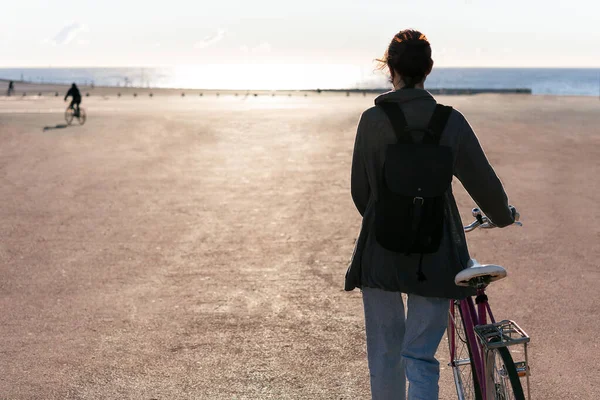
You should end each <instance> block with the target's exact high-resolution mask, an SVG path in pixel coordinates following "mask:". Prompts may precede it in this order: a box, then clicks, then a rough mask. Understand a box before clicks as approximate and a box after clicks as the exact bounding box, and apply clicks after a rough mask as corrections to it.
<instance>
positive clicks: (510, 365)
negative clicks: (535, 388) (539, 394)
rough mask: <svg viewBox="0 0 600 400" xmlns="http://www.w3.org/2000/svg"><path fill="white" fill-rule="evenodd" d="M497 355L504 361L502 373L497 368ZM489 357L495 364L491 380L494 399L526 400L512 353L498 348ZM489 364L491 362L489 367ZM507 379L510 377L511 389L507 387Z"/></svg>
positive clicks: (491, 351)
mask: <svg viewBox="0 0 600 400" xmlns="http://www.w3.org/2000/svg"><path fill="white" fill-rule="evenodd" d="M496 355H499V356H500V359H501V360H502V364H503V368H502V371H501V372H500V371H498V369H497V368H496V362H495V360H496ZM488 356H489V357H492V358H491V360H493V361H494V364H493V365H491V366H492V368H491V374H492V376H491V378H492V383H493V384H494V388H493V393H494V399H495V400H525V394H524V392H523V386H522V385H521V379H520V378H519V373H518V372H517V367H516V366H515V363H514V361H513V358H512V356H511V354H510V351H509V350H508V349H507V348H506V347H498V348H496V349H493V350H490V353H489V355H488ZM488 360H490V358H488ZM489 364H490V362H489V361H488V365H489ZM501 375H502V376H501ZM505 377H508V383H510V387H508V386H507V379H505Z"/></svg>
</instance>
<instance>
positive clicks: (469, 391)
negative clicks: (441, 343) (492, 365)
mask: <svg viewBox="0 0 600 400" xmlns="http://www.w3.org/2000/svg"><path fill="white" fill-rule="evenodd" d="M452 307H454V320H453V319H452V313H451V311H449V312H448V314H449V315H448V319H449V321H448V334H447V336H448V348H449V350H450V357H452V340H451V335H452V332H450V330H451V329H453V330H454V335H455V339H454V342H455V345H456V347H457V348H458V347H460V348H461V349H455V351H454V353H455V358H456V355H457V354H458V359H461V356H464V355H467V354H468V356H469V366H468V367H467V366H466V365H463V366H459V365H458V364H457V361H458V360H456V359H452V360H450V367H452V369H453V377H454V384H455V386H456V393H457V395H458V397H459V398H463V399H465V400H482V399H483V396H482V394H481V386H480V385H479V380H478V378H477V372H476V370H475V365H473V363H472V362H470V360H472V359H473V352H472V351H471V346H470V344H469V341H468V340H467V337H466V326H465V321H464V319H463V318H462V309H461V308H460V302H458V301H453V302H452ZM459 319H460V320H459ZM457 324H458V325H460V326H459V327H457V326H456V325H457ZM461 332H462V334H461ZM458 341H460V343H458ZM457 343H458V344H457ZM465 348H466V350H467V351H466V354H464V353H465V351H464V349H465ZM455 369H456V374H455V373H454V370H455ZM459 380H460V381H459Z"/></svg>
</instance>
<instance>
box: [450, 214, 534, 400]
mask: <svg viewBox="0 0 600 400" xmlns="http://www.w3.org/2000/svg"><path fill="white" fill-rule="evenodd" d="M472 214H473V217H475V218H476V220H475V221H474V222H473V223H471V224H470V225H468V226H466V227H464V230H465V232H470V231H472V230H475V229H477V228H483V229H488V228H493V227H494V225H493V224H492V223H491V222H490V221H489V219H488V218H487V217H486V216H485V215H483V213H482V212H481V211H480V210H479V209H477V208H474V209H473V211H472ZM518 220H519V214H518V213H516V211H515V224H517V225H519V226H521V225H522V224H521V223H520V222H518ZM467 267H468V268H466V269H464V270H462V271H461V272H459V273H458V274H457V275H456V277H455V283H456V284H457V285H459V286H468V287H473V288H475V289H476V291H477V292H476V293H477V294H476V296H475V302H473V298H472V297H467V298H465V299H463V300H451V301H450V309H449V321H448V345H449V347H450V363H449V366H450V367H452V372H453V375H454V382H455V384H456V392H457V395H458V398H459V400H525V399H526V398H527V399H531V393H530V388H529V375H530V367H529V363H528V358H527V344H528V343H529V340H530V338H529V336H528V335H527V333H526V332H525V331H524V330H523V329H521V327H519V325H517V324H516V323H515V322H514V321H511V320H502V321H500V322H496V320H495V319H494V315H493V314H492V309H491V307H490V305H489V303H488V297H487V296H486V294H485V289H486V287H487V286H488V285H489V284H490V283H492V282H494V281H497V280H500V279H503V278H505V277H506V270H505V269H504V268H502V267H501V266H499V265H491V264H490V265H481V264H479V263H478V262H477V260H475V259H471V260H470V261H469V264H468V266H467ZM488 317H489V321H490V323H488ZM515 346H523V353H522V354H523V355H524V360H521V359H520V360H519V361H518V362H515V361H514V360H513V354H521V353H517V352H516V351H513V352H512V353H511V351H510V350H509V348H513V349H514V348H515ZM521 378H525V383H526V391H525V390H524V389H523V384H522V382H521ZM525 393H527V397H525Z"/></svg>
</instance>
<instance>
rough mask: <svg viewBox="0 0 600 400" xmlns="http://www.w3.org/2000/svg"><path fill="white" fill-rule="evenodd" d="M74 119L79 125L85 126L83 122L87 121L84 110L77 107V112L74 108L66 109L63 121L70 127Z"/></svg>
mask: <svg viewBox="0 0 600 400" xmlns="http://www.w3.org/2000/svg"><path fill="white" fill-rule="evenodd" d="M74 118H77V121H78V122H79V125H83V124H85V120H86V119H87V114H86V113H85V108H83V107H79V110H76V109H75V108H74V107H71V106H69V107H67V109H66V110H65V121H67V125H71V123H72V122H73V119H74Z"/></svg>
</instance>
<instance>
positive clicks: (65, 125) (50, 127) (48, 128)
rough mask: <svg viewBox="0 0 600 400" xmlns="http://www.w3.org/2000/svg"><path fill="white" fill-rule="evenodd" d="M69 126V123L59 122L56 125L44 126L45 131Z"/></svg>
mask: <svg viewBox="0 0 600 400" xmlns="http://www.w3.org/2000/svg"><path fill="white" fill-rule="evenodd" d="M68 126H69V125H67V124H58V125H55V126H45V127H44V132H46V131H51V130H53V129H65V128H67V127H68Z"/></svg>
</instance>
